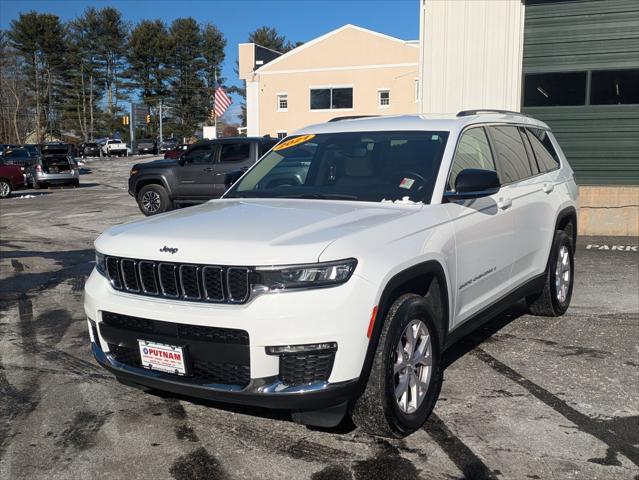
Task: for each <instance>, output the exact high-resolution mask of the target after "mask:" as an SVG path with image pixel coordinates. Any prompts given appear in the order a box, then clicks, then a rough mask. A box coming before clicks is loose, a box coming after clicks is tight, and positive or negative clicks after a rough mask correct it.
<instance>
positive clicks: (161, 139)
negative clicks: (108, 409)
mask: <svg viewBox="0 0 639 480" xmlns="http://www.w3.org/2000/svg"><path fill="white" fill-rule="evenodd" d="M162 141H163V138H162V99H161V98H160V144H162Z"/></svg>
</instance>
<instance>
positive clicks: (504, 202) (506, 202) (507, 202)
mask: <svg viewBox="0 0 639 480" xmlns="http://www.w3.org/2000/svg"><path fill="white" fill-rule="evenodd" d="M512 204H513V201H512V200H511V199H510V198H508V197H501V198H500V199H499V200H497V206H498V207H499V208H500V209H501V210H506V209H507V208H509V207H510V206H511V205H512Z"/></svg>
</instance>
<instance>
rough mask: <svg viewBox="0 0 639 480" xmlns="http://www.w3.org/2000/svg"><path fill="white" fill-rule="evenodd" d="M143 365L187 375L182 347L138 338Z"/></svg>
mask: <svg viewBox="0 0 639 480" xmlns="http://www.w3.org/2000/svg"><path fill="white" fill-rule="evenodd" d="M138 344H139V346H140V359H141V360H142V366H143V367H144V368H147V369H149V370H156V371H159V372H166V373H174V374H176V375H186V362H185V361H184V351H183V349H182V347H176V346H173V345H165V344H163V343H156V342H149V341H147V340H138Z"/></svg>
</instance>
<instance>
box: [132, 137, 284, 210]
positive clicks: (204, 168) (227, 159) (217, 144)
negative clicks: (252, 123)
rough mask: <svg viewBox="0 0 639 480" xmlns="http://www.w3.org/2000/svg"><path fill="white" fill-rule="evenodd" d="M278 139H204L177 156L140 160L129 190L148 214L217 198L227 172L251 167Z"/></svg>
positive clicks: (134, 167)
mask: <svg viewBox="0 0 639 480" xmlns="http://www.w3.org/2000/svg"><path fill="white" fill-rule="evenodd" d="M277 142H278V139H276V138H271V137H232V138H222V139H218V140H203V141H200V142H197V143H195V144H193V145H191V146H190V147H189V148H188V149H187V150H186V151H185V152H184V154H182V155H181V156H180V157H179V158H178V159H170V160H168V159H165V160H156V161H153V162H147V163H137V164H135V165H133V168H132V169H131V175H130V177H129V194H130V195H132V196H133V197H135V198H136V200H137V201H138V205H139V207H140V210H141V211H142V213H144V214H145V215H155V214H158V213H162V212H166V211H168V210H172V209H173V208H174V207H176V206H178V205H180V204H194V203H202V202H206V201H207V200H210V199H212V198H218V197H220V196H221V195H222V194H223V193H224V192H225V191H226V187H225V184H224V181H225V179H226V175H227V174H228V173H230V172H236V171H238V170H242V169H243V168H248V167H250V166H251V165H253V164H254V163H255V162H256V161H257V160H258V158H260V157H261V156H262V155H263V154H265V153H266V152H268V151H269V150H270V149H271V147H273V146H274V145H275V144H276V143H277Z"/></svg>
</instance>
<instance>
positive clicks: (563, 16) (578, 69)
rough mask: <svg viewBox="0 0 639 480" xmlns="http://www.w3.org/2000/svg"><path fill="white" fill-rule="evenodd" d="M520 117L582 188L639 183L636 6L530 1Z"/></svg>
mask: <svg viewBox="0 0 639 480" xmlns="http://www.w3.org/2000/svg"><path fill="white" fill-rule="evenodd" d="M523 73H524V78H523V82H524V84H523V88H522V105H523V111H524V112H526V113H529V114H531V115H533V116H535V117H537V118H539V119H541V120H544V121H546V123H548V124H549V125H550V126H551V128H552V129H553V131H554V132H555V134H556V136H557V138H558V140H559V142H560V144H561V146H562V147H563V149H564V152H565V153H566V156H567V157H568V159H569V160H570V163H571V165H572V166H573V168H574V169H575V172H576V173H577V181H578V182H579V183H580V184H582V185H604V184H612V185H639V2H638V1H636V0H606V1H600V0H575V1H562V2H557V1H552V2H550V1H542V0H529V1H527V2H526V19H525V30H524V59H523Z"/></svg>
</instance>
